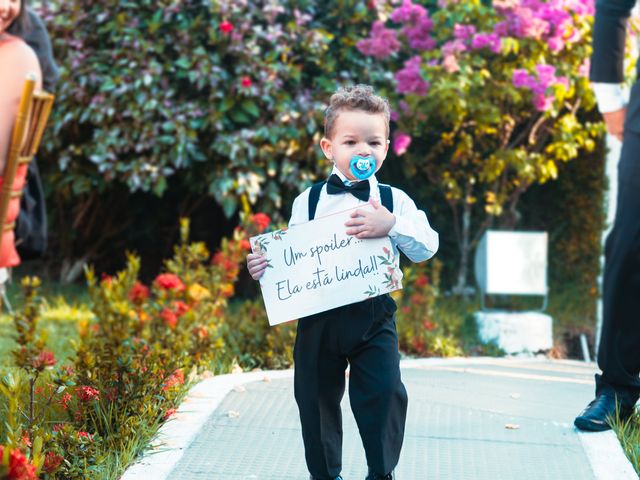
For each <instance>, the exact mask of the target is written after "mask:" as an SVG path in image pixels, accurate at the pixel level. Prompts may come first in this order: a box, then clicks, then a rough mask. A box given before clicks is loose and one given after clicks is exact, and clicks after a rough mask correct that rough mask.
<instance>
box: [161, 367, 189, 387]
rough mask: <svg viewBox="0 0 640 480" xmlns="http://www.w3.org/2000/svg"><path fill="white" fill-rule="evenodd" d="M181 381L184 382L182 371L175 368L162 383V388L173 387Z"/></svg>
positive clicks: (180, 383)
mask: <svg viewBox="0 0 640 480" xmlns="http://www.w3.org/2000/svg"><path fill="white" fill-rule="evenodd" d="M183 383H184V372H183V371H182V370H180V369H177V370H176V371H175V372H173V373H172V374H171V376H170V377H169V378H168V379H167V381H166V383H165V384H164V386H163V387H162V389H163V390H169V389H170V388H173V387H175V386H176V385H182V384H183Z"/></svg>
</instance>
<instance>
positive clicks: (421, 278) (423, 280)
mask: <svg viewBox="0 0 640 480" xmlns="http://www.w3.org/2000/svg"><path fill="white" fill-rule="evenodd" d="M428 284H429V279H428V278H427V276H426V275H425V274H424V273H421V274H420V275H418V278H416V286H418V287H424V286H426V285H428Z"/></svg>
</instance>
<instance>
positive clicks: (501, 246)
mask: <svg viewBox="0 0 640 480" xmlns="http://www.w3.org/2000/svg"><path fill="white" fill-rule="evenodd" d="M547 242H548V238H547V233H546V232H513V231H496V230H487V232H486V233H485V234H484V236H483V237H482V240H481V241H480V244H479V245H478V248H477V250H476V257H475V273H476V281H477V283H478V287H479V290H480V298H481V306H482V309H481V310H480V311H479V312H476V313H475V320H476V325H477V326H478V336H479V337H480V340H481V341H482V342H485V343H488V342H491V341H493V342H495V343H496V345H497V346H498V347H500V348H501V349H502V350H504V351H505V352H506V353H520V352H530V353H535V352H538V351H540V350H549V349H551V348H552V347H553V336H552V323H553V321H552V318H551V316H549V315H547V314H545V313H543V310H544V309H545V308H546V305H547V294H548V285H547ZM485 295H509V296H538V297H541V305H540V308H539V309H538V310H528V311H517V310H513V309H510V310H507V309H500V310H497V309H489V308H486V306H485V302H484V298H485Z"/></svg>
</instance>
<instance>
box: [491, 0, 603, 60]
mask: <svg viewBox="0 0 640 480" xmlns="http://www.w3.org/2000/svg"><path fill="white" fill-rule="evenodd" d="M493 5H494V7H495V8H496V10H497V11H498V12H500V13H501V14H502V15H504V17H505V21H504V22H500V23H499V24H498V25H496V29H495V32H496V33H498V34H499V35H502V36H504V35H513V36H514V37H517V38H533V39H536V40H542V41H544V42H546V43H547V45H548V46H549V49H550V50H551V51H552V52H553V53H557V52H559V51H561V50H562V49H564V48H565V47H566V46H567V45H571V44H573V43H576V42H578V41H580V39H581V37H582V34H581V32H580V29H579V28H578V27H577V26H576V19H578V20H579V19H581V18H583V17H586V16H590V15H593V12H594V2H593V0H586V1H585V0H549V1H546V2H543V1H541V0H519V1H516V0H504V1H498V2H496V1H494V2H493Z"/></svg>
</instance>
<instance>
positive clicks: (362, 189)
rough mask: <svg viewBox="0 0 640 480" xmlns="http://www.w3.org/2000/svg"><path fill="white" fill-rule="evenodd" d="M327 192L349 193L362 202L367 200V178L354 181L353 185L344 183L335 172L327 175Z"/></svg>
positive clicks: (332, 193) (334, 193)
mask: <svg viewBox="0 0 640 480" xmlns="http://www.w3.org/2000/svg"><path fill="white" fill-rule="evenodd" d="M327 193H328V194H329V195H337V194H340V193H350V194H351V195H353V196H354V197H356V198H358V199H360V200H362V201H363V202H368V201H369V180H363V181H362V182H358V183H354V184H353V185H345V184H344V183H342V180H340V177H339V176H338V175H336V174H335V173H334V174H333V175H331V176H330V177H329V180H328V181H327Z"/></svg>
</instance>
